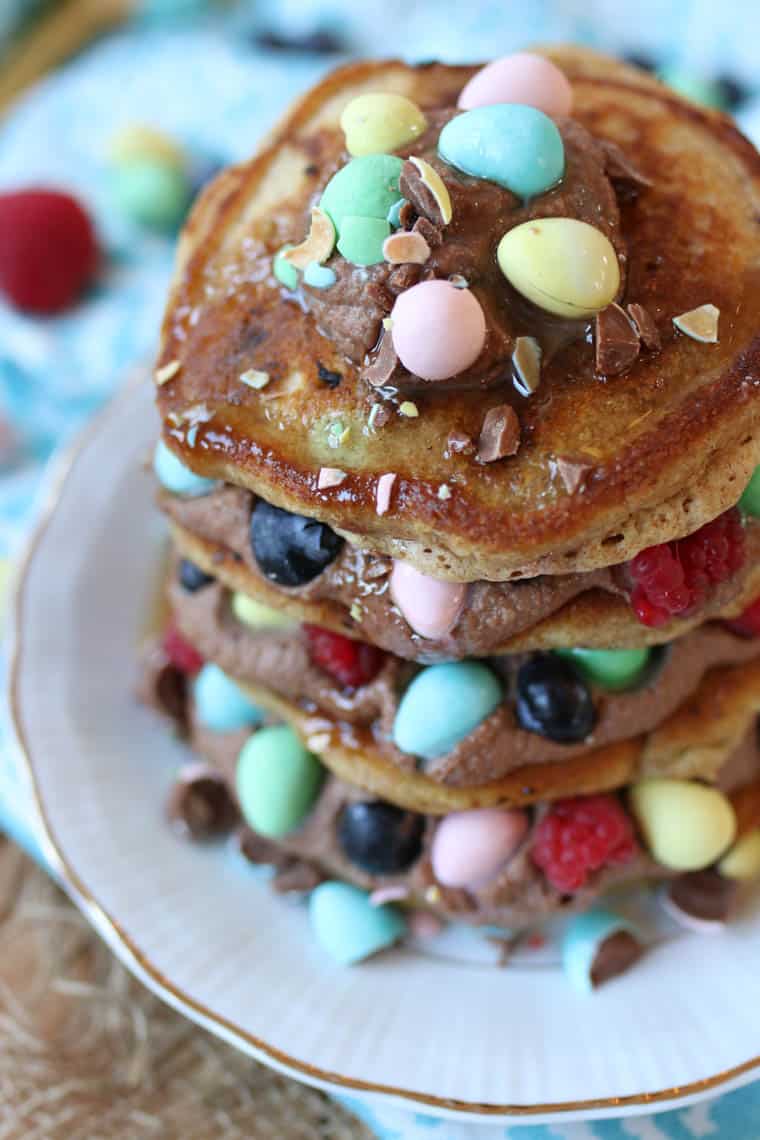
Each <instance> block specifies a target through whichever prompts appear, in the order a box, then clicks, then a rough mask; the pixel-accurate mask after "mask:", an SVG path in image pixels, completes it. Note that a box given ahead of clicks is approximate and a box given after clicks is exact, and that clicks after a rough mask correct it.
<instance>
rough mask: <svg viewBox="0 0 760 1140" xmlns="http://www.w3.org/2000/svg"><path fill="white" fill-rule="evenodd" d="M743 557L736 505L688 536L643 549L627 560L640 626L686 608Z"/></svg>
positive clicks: (658, 622) (736, 567) (663, 620)
mask: <svg viewBox="0 0 760 1140" xmlns="http://www.w3.org/2000/svg"><path fill="white" fill-rule="evenodd" d="M744 557H745V540H744V528H743V526H742V519H741V514H740V513H739V511H738V510H737V508H736V507H732V508H731V509H730V510H728V511H725V512H724V513H723V514H722V515H718V517H717V518H716V519H713V520H712V522H709V523H706V524H705V525H704V526H703V527H700V529H699V530H697V531H695V532H694V534H689V535H687V536H686V538H681V539H678V540H677V541H676V542H664V543H662V544H661V545H660V546H650V547H648V548H647V549H646V550H642V551H641V553H640V554H637V555H636V557H635V558H633V559H632V560H631V561H630V562H629V563H628V573H629V576H630V580H631V583H632V586H633V589H632V590H631V605H632V606H633V609H634V611H635V613H636V616H637V617H638V619H639V621H640V622H641V623H642V624H643V625H649V626H660V625H665V624H666V622H668V621H670V619H671V618H673V617H679V616H682V615H683V614H687V613H689V612H690V611H692V610H694V609H695V608H696V607H697V606H698V605H700V604H701V603H702V602H703V601H704V600H705V598H706V597H707V595H708V593H709V592H710V590H712V589H713V587H715V586H717V585H718V584H719V583H720V582H725V581H726V579H727V578H730V577H731V575H732V574H735V573H736V571H737V570H739V569H740V567H741V566H742V565H743V563H744Z"/></svg>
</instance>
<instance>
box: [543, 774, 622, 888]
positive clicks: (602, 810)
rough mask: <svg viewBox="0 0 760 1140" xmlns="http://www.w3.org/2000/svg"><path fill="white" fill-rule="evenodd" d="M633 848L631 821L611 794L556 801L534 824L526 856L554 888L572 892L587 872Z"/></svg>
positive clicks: (617, 862) (619, 862)
mask: <svg viewBox="0 0 760 1140" xmlns="http://www.w3.org/2000/svg"><path fill="white" fill-rule="evenodd" d="M637 851H638V844H637V842H636V837H635V833H634V829H633V824H632V822H631V820H630V819H629V818H628V816H627V815H626V814H625V812H624V811H623V808H622V806H621V804H620V801H619V800H618V799H616V798H615V796H602V795H599V796H578V797H577V798H575V799H571V800H558V801H557V802H556V803H555V804H553V805H552V807H551V808H550V809H549V811H548V812H547V814H546V815H545V816H544V817H543V819H542V820H541V822H540V823H539V824H538V826H537V827H536V834H535V838H534V840H533V847H532V849H531V853H530V854H531V858H532V860H533V862H534V863H535V864H536V866H537V867H540V868H541V870H542V871H543V872H544V874H545V875H546V877H547V879H548V880H549V882H550V883H551V885H552V886H553V887H556V889H557V890H558V891H562V892H563V894H572V893H573V892H574V891H578V890H580V889H581V887H582V886H584V885H585V883H586V881H587V879H588V876H589V873H590V872H591V871H598V870H599V868H600V867H604V866H605V865H607V864H613V865H615V866H620V865H622V864H623V863H627V862H628V861H629V860H630V859H632V858H633V856H634V855H635V854H636V852H637Z"/></svg>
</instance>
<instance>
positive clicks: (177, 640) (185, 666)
mask: <svg viewBox="0 0 760 1140" xmlns="http://www.w3.org/2000/svg"><path fill="white" fill-rule="evenodd" d="M163 650H164V653H165V654H166V656H167V657H168V658H169V661H170V662H171V664H172V665H173V666H174V667H175V669H179V671H180V673H186V674H187V676H188V677H194V676H195V674H196V673H198V672H199V671H200V669H201V667H202V665H203V658H202V657H201V655H200V653H199V652H198V650H197V649H196V648H195V647H194V646H192V645H191V644H190V642H189V641H185V639H184V637H183V636H182V634H181V633H180V632H179V630H178V629H177V627H176V626H175V625H170V626H168V628H167V630H166V632H165V633H164V640H163Z"/></svg>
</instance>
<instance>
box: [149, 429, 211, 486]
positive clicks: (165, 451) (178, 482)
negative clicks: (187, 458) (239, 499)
mask: <svg viewBox="0 0 760 1140" xmlns="http://www.w3.org/2000/svg"><path fill="white" fill-rule="evenodd" d="M153 470H154V472H155V475H156V478H157V479H158V481H159V483H160V484H161V486H162V487H165V488H166V490H167V491H171V492H173V494H175V495H187V496H188V498H196V497H198V496H200V495H207V494H208V493H209V491H213V489H214V487H215V486H216V483H215V481H214V480H213V479H205V478H204V477H203V476H202V475H196V474H195V472H194V471H191V470H190V468H189V467H186V466H185V464H184V463H183V462H182V460H181V459H178V458H177V456H176V455H175V454H174V452H173V451H171V450H170V449H169V448H168V447H167V446H166V444H165V443H164V441H163V440H162V439H160V440H159V441H158V443H157V444H156V451H155V454H154V457H153Z"/></svg>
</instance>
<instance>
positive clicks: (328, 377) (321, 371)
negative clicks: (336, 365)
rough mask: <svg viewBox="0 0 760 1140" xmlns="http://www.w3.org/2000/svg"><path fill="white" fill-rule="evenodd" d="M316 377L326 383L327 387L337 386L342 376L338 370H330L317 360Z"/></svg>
mask: <svg viewBox="0 0 760 1140" xmlns="http://www.w3.org/2000/svg"><path fill="white" fill-rule="evenodd" d="M317 377H318V379H320V380H321V381H322V383H323V384H326V385H327V387H328V388H337V387H338V385H339V384H340V382H341V380H342V379H343V377H342V376H341V374H340V372H332V371H331V370H330V369H329V368H325V366H324V364H320V362H319V361H317Z"/></svg>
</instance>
